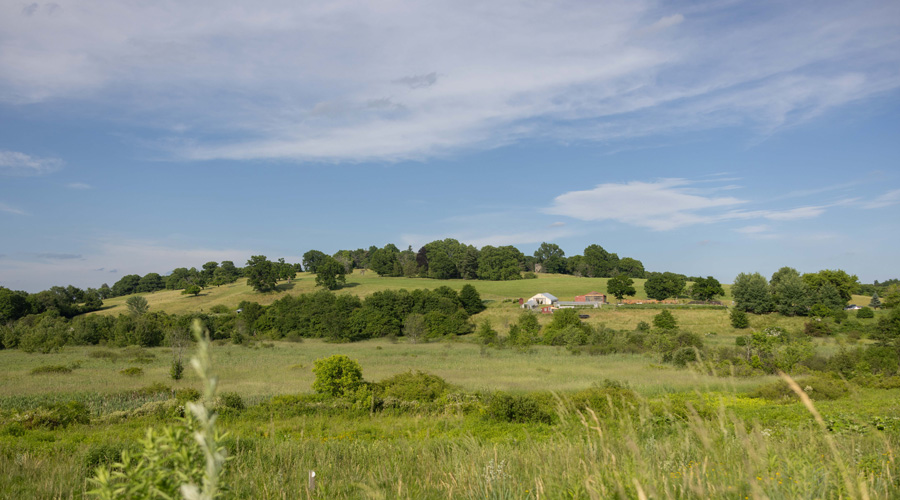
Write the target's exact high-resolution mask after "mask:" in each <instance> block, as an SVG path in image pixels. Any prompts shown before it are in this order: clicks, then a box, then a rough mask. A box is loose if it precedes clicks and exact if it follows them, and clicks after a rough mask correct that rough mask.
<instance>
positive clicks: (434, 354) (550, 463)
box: [0, 274, 900, 499]
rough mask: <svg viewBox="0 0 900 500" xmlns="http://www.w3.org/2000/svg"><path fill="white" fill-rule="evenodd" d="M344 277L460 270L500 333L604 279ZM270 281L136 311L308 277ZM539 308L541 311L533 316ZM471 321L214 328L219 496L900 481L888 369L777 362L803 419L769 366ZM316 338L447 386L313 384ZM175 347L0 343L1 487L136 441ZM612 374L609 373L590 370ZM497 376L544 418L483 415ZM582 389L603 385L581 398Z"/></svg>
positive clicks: (770, 492)
mask: <svg viewBox="0 0 900 500" xmlns="http://www.w3.org/2000/svg"><path fill="white" fill-rule="evenodd" d="M349 281H350V286H348V287H346V288H344V289H342V290H339V291H338V293H354V294H359V295H361V296H366V295H368V294H371V293H373V292H375V291H378V290H382V289H399V288H407V289H415V288H434V287H437V286H441V285H447V286H450V287H452V288H454V289H460V288H461V287H462V286H463V285H464V284H465V283H473V284H474V285H475V286H476V288H477V289H478V290H479V292H480V293H481V296H482V298H483V299H485V300H486V301H487V305H488V308H487V310H485V311H484V312H482V313H480V314H479V315H477V316H475V317H474V318H473V321H475V322H481V321H483V320H490V321H491V322H492V323H493V324H494V326H495V328H497V329H498V330H499V332H500V334H501V336H502V335H505V334H506V331H507V327H508V325H509V324H511V323H512V322H513V321H515V320H516V318H518V315H519V314H521V310H520V309H519V308H518V306H517V304H515V303H512V302H509V301H508V300H506V301H505V300H504V299H517V298H519V297H525V298H527V297H530V296H531V295H533V294H535V293H537V292H542V291H545V292H550V293H552V294H554V295H556V296H557V297H559V298H561V299H563V300H566V299H571V298H572V297H574V296H575V295H578V294H583V293H586V292H589V291H600V292H605V290H606V288H605V281H606V280H604V279H587V278H574V277H569V276H546V275H541V276H540V278H539V279H537V280H521V281H514V282H480V281H478V282H466V281H458V280H457V281H436V280H428V279H407V278H379V277H377V276H370V275H368V274H367V275H365V276H361V275H359V274H354V275H353V276H352V278H350V279H349ZM282 288H285V289H284V290H283V291H281V292H277V293H269V294H257V293H255V292H252V291H251V290H250V289H249V288H248V287H247V286H246V285H245V284H243V283H242V282H239V283H235V284H231V285H226V286H222V287H218V288H211V289H208V290H205V291H204V292H203V293H202V294H201V296H199V297H187V296H183V295H181V294H180V292H177V291H165V292H157V293H153V294H147V295H146V297H147V300H148V302H149V304H150V309H151V311H153V310H157V311H165V312H169V313H185V312H191V311H196V310H201V309H207V310H208V309H209V308H212V307H213V306H215V305H217V304H224V305H227V306H228V307H234V306H236V305H237V304H238V303H239V302H240V301H241V300H255V301H258V302H260V303H263V304H266V303H270V302H272V301H274V300H276V299H277V298H278V297H280V296H282V294H284V293H289V294H298V293H304V292H310V291H313V290H314V283H313V278H312V277H311V276H310V275H307V274H300V275H298V279H295V280H294V281H293V282H292V283H290V284H282ZM726 289H727V287H726ZM640 293H642V290H640V289H639V296H640ZM124 300H125V297H119V298H116V299H111V300H109V301H107V302H106V305H107V306H108V307H107V308H106V309H105V310H103V311H100V312H98V313H95V314H118V313H120V312H124V310H125V307H124V305H123V304H124ZM726 300H727V299H726ZM854 301H856V302H857V303H860V302H862V300H861V299H860V300H858V299H857V298H854ZM659 312H660V310H659V309H653V308H646V309H639V308H628V309H625V308H616V307H614V306H605V307H603V308H601V309H599V310H593V309H592V310H588V311H586V313H587V314H588V315H589V316H590V317H589V318H588V319H587V320H586V321H587V322H588V323H591V324H593V325H601V324H602V325H605V326H607V327H610V328H614V329H618V330H633V329H634V328H635V327H636V325H637V324H638V323H639V322H640V321H646V322H651V321H652V318H653V316H654V315H656V314H657V313H659ZM671 312H672V314H673V315H674V316H675V318H676V320H677V321H678V324H679V328H681V329H682V330H684V331H689V332H693V333H696V334H698V335H700V336H701V338H702V339H703V342H704V344H705V345H706V346H707V348H709V349H715V348H718V347H729V346H734V345H735V338H736V337H737V336H739V335H747V333H748V330H735V329H733V328H732V327H731V325H730V321H729V316H728V311H726V310H722V309H703V308H693V309H689V308H679V309H673V310H671ZM882 314H883V313H882V312H879V313H878V315H879V317H880V316H881V315H882ZM877 319H878V318H875V319H870V320H860V321H868V322H874V321H877ZM540 320H541V322H542V323H545V324H546V323H547V322H548V321H549V317H548V316H546V315H545V316H543V317H541V318H540ZM804 321H805V319H804V318H787V317H782V316H780V315H775V314H772V315H765V316H752V317H751V330H750V331H752V330H761V329H763V328H766V327H769V326H781V327H783V328H785V329H787V330H789V331H792V332H796V331H800V330H802V328H803V323H804ZM472 337H474V336H473V335H470V336H465V337H461V338H457V339H455V340H449V341H442V342H432V343H422V344H410V343H408V342H406V341H405V340H404V339H402V338H401V339H400V341H398V342H392V341H390V340H389V339H377V340H369V341H364V342H358V343H349V344H334V343H327V342H324V341H321V340H317V339H304V340H303V341H302V342H284V341H275V342H272V341H267V340H253V341H251V342H249V343H247V344H244V345H235V344H232V343H230V342H227V341H217V342H216V343H215V344H214V345H213V346H212V348H211V355H212V362H213V370H214V371H215V372H216V373H217V374H218V376H219V379H220V380H219V391H220V392H226V393H232V394H234V395H237V396H239V397H240V399H241V401H243V403H244V404H245V406H246V407H245V408H244V409H235V408H230V407H226V406H222V405H224V403H222V401H224V400H220V403H219V405H220V406H219V408H220V410H221V411H222V414H221V415H220V420H219V427H220V429H223V430H225V431H227V432H228V433H229V436H228V437H226V438H225V440H224V441H223V442H224V445H225V447H226V449H227V450H228V452H229V455H230V456H231V457H232V459H231V461H230V462H228V464H227V466H226V469H225V470H226V472H225V475H224V481H225V484H226V486H227V488H228V490H227V495H226V497H227V498H347V499H355V498H403V499H420V498H425V499H430V498H448V499H453V498H465V499H483V498H496V499H518V498H526V499H539V498H540V499H545V498H546V499H557V498H559V499H572V498H576V499H594V498H637V499H641V498H659V499H662V498H727V499H732V498H733V499H746V498H758V499H762V498H775V499H794V498H883V499H889V498H898V497H900V467H898V461H897V460H898V459H897V457H896V454H897V450H898V447H900V383H897V384H895V385H891V384H893V382H891V384H887V385H885V387H888V388H875V387H873V386H872V384H871V383H870V384H869V385H859V384H856V383H852V382H847V381H844V380H841V379H840V378H831V377H827V376H824V375H815V374H814V375H805V374H804V372H803V371H800V372H798V373H796V374H794V375H795V376H797V377H798V380H799V382H800V384H801V385H802V386H806V387H807V390H808V391H810V394H811V396H812V397H813V399H814V401H815V408H816V410H817V411H819V412H821V413H822V416H823V419H824V420H823V421H822V425H820V424H819V423H817V421H816V420H815V419H814V418H813V416H812V414H811V412H810V409H808V408H807V407H805V406H804V405H803V404H802V403H800V402H799V401H798V400H797V398H796V397H794V396H790V394H788V396H787V397H784V398H782V399H778V398H775V399H772V397H769V399H764V398H761V397H758V396H759V394H757V393H756V392H755V391H757V390H758V389H759V388H761V387H764V386H768V385H771V384H773V383H776V382H777V381H778V380H779V379H778V377H777V376H775V375H755V376H748V377H728V376H725V377H722V376H714V375H712V374H711V373H710V370H709V369H708V368H709V367H708V366H706V365H703V364H699V365H694V366H690V365H689V366H688V367H686V368H678V367H676V366H674V365H672V364H668V363H662V362H661V360H660V359H659V356H658V355H657V354H613V355H604V356H594V355H588V354H578V355H574V354H572V353H570V352H569V351H568V350H567V349H565V348H563V347H550V346H534V347H532V348H531V349H529V350H527V351H524V352H523V351H521V350H516V349H508V348H507V349H496V348H483V347H482V346H480V345H478V344H477V343H476V342H475V339H474V338H472ZM869 343H870V342H869V341H868V340H866V339H862V340H855V339H851V338H849V337H845V336H843V335H841V336H837V337H830V338H820V339H815V344H814V345H815V349H816V352H817V353H819V354H820V355H831V354H834V353H837V352H842V350H845V349H855V348H856V347H860V346H867V345H869ZM333 354H345V355H347V356H349V357H350V358H352V359H354V360H356V361H358V362H359V364H360V365H361V367H362V370H363V377H364V378H365V379H366V380H367V381H369V382H378V381H383V380H385V379H387V378H388V377H391V376H393V375H396V374H399V373H404V372H407V371H410V370H413V371H414V370H422V371H425V372H428V373H431V374H434V375H437V376H440V377H442V378H443V379H444V380H446V382H447V383H449V384H450V389H448V390H447V391H446V392H445V393H444V395H443V396H441V398H439V399H438V400H435V401H434V402H418V401H397V400H387V399H386V400H384V405H385V406H384V408H381V409H379V410H378V411H374V412H373V411H372V408H370V405H369V403H365V401H366V400H364V399H363V400H356V399H353V398H346V399H327V398H326V399H322V398H321V397H314V396H312V395H311V393H312V384H313V380H314V374H313V371H312V368H313V365H314V363H315V361H316V360H317V359H321V358H325V357H328V356H331V355H333ZM172 360H173V352H172V350H171V349H170V348H167V347H158V348H138V347H134V346H132V347H126V348H112V347H105V346H68V347H64V348H63V349H61V350H60V351H58V352H51V353H49V354H29V353H25V352H23V351H20V350H2V351H0V471H2V472H0V498H3V499H5V498H10V499H12V498H82V497H86V496H87V491H88V490H89V489H90V486H89V485H88V482H87V478H89V477H91V476H93V474H94V467H95V466H97V465H104V464H105V465H109V464H110V463H111V462H112V461H114V460H115V459H116V457H118V456H119V453H120V452H121V451H122V450H131V451H133V452H136V451H138V450H139V448H140V445H139V442H140V440H141V438H142V437H143V436H144V434H145V432H146V429H147V428H149V427H153V428H157V429H159V428H162V427H165V426H172V425H176V422H177V420H176V419H175V418H174V417H175V416H176V415H177V412H178V408H179V406H178V405H179V404H183V401H182V400H176V399H173V395H177V394H184V389H187V388H193V389H201V386H200V382H199V379H198V378H197V376H196V374H194V373H193V372H192V371H191V370H188V371H187V372H186V374H185V378H184V379H182V380H180V381H174V380H172V379H171V377H170V368H171V365H172ZM129 369H131V372H132V375H128V374H127V373H129V371H128V370H129ZM137 369H139V370H137ZM134 372H139V373H138V374H136V375H135V374H134ZM817 377H818V378H817ZM894 379H896V377H894ZM869 380H870V381H871V380H873V379H871V378H870V379H869ZM891 380H892V379H891ZM876 382H877V379H876ZM885 382H890V380H888V379H886V380H885ZM615 383H618V384H620V385H621V386H624V387H625V389H621V390H619V389H616V390H613V392H603V391H606V389H599V388H602V387H610V386H614V385H615ZM823 383H824V384H825V385H824V386H820V385H817V384H823ZM611 384H613V385H611ZM812 386H815V387H823V388H822V389H818V391H819V392H817V390H815V389H813V387H812ZM176 391H180V392H176ZM498 391H500V392H498ZM592 391H594V392H592ZM597 391H600V392H597ZM616 391H619V392H616ZM828 391H831V392H828ZM503 393H508V394H512V395H516V397H521V398H524V399H523V400H528V401H535V402H537V403H536V404H539V406H540V408H542V410H541V411H545V412H547V413H546V415H548V416H547V419H546V421H545V420H534V421H531V420H525V421H516V420H512V421H507V420H502V419H498V418H496V417H495V416H493V415H494V413H492V411H493V410H492V408H493V407H492V405H493V404H494V402H495V401H500V400H501V396H502V394H503ZM584 394H601V396H599V398H597V399H593V400H591V401H592V402H591V403H590V404H589V405H588V406H587V407H586V406H579V405H581V404H582V403H578V401H582V400H581V399H579V398H580V397H585V396H583V395H584ZM604 394H605V395H604ZM626 396H627V397H626ZM179 397H180V396H179ZM71 401H75V402H79V403H83V404H84V405H85V409H86V414H87V417H86V418H89V422H88V423H78V422H75V423H72V424H70V425H60V426H58V427H57V426H55V425H51V424H47V423H45V424H41V425H36V424H34V425H33V424H32V423H33V422H35V421H36V420H35V419H36V418H37V417H36V415H38V414H41V415H51V414H52V412H51V410H50V408H57V407H58V406H56V407H55V406H54V405H60V404H62V405H65V404H71V403H69V402H71ZM359 401H363V403H360V402H359ZM391 401H393V402H391ZM372 405H374V400H372ZM588 408H590V410H589V409H588ZM173 412H174V413H173ZM53 415H55V414H53ZM54 418H55V417H54ZM310 470H315V471H316V472H317V477H318V482H317V487H316V490H315V491H313V492H311V491H309V490H308V489H307V488H306V484H307V478H308V472H309V471H310Z"/></svg>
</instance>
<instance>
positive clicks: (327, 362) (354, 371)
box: [313, 354, 363, 397]
mask: <svg viewBox="0 0 900 500" xmlns="http://www.w3.org/2000/svg"><path fill="white" fill-rule="evenodd" d="M313 373H315V374H316V380H315V381H314V382H313V390H315V391H316V392H317V393H319V394H325V395H328V396H335V397H340V396H344V395H349V394H351V393H353V392H355V391H356V389H358V388H359V386H360V385H362V382H363V379H362V367H360V366H359V363H357V362H356V361H354V360H352V359H350V358H349V357H347V356H344V355H343V354H335V355H334V356H330V357H328V358H322V359H317V360H316V362H315V366H314V367H313Z"/></svg>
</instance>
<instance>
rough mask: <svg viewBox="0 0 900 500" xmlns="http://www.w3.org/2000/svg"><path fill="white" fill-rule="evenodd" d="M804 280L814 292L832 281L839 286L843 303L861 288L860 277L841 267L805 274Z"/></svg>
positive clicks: (835, 285) (832, 283) (836, 286)
mask: <svg viewBox="0 0 900 500" xmlns="http://www.w3.org/2000/svg"><path fill="white" fill-rule="evenodd" d="M803 281H804V282H806V285H807V286H809V288H810V290H813V292H815V291H817V290H819V289H820V288H822V287H823V286H824V285H825V284H826V283H830V284H831V285H833V286H834V287H835V288H837V290H838V292H839V294H840V296H841V299H843V301H844V302H843V304H842V306H843V305H846V304H847V302H848V301H849V300H850V297H851V296H852V295H853V293H854V292H856V290H857V288H859V278H857V277H856V275H850V274H847V273H846V272H845V271H843V270H841V269H836V270H832V269H823V270H822V271H819V272H817V273H807V274H804V275H803Z"/></svg>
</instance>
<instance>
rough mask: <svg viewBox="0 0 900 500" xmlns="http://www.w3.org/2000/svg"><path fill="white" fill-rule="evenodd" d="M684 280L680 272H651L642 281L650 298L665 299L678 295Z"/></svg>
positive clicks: (682, 287) (682, 288) (684, 282)
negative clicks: (645, 279)
mask: <svg viewBox="0 0 900 500" xmlns="http://www.w3.org/2000/svg"><path fill="white" fill-rule="evenodd" d="M686 282H687V280H685V277H684V276H682V275H680V274H675V273H670V272H664V273H652V274H651V275H650V276H649V277H648V278H647V281H645V282H644V291H645V292H646V293H647V297H650V298H651V299H656V300H666V299H667V298H669V297H677V296H678V295H680V294H681V292H682V291H684V285H685V284H686Z"/></svg>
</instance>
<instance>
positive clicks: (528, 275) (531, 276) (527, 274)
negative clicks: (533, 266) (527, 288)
mask: <svg viewBox="0 0 900 500" xmlns="http://www.w3.org/2000/svg"><path fill="white" fill-rule="evenodd" d="M522 278H524V279H526V280H535V279H537V274H534V273H533V272H531V271H527V272H525V274H523V275H522Z"/></svg>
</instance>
